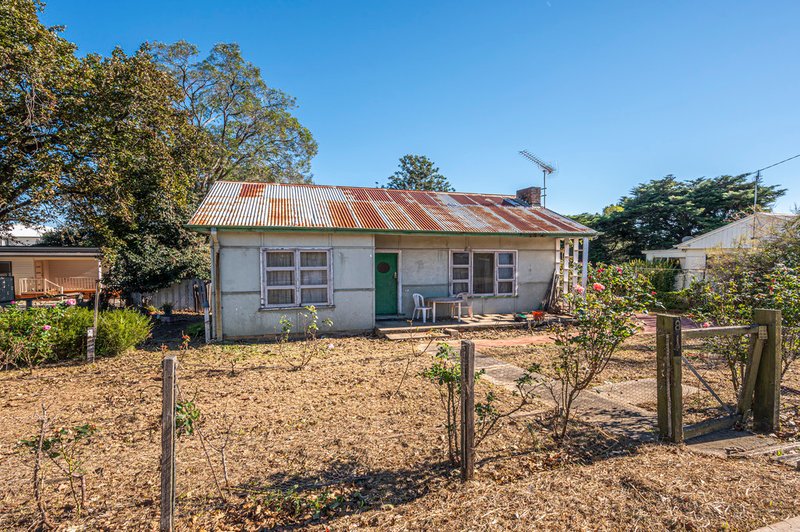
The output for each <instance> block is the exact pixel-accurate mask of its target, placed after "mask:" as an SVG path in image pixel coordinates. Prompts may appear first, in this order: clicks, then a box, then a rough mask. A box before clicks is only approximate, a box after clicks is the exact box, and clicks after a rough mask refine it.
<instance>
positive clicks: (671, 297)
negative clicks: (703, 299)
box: [656, 290, 691, 312]
mask: <svg viewBox="0 0 800 532" xmlns="http://www.w3.org/2000/svg"><path fill="white" fill-rule="evenodd" d="M656 299H657V300H658V301H659V302H660V303H661V304H662V305H663V306H664V308H665V309H666V310H670V311H673V312H685V311H687V310H689V308H690V307H691V301H690V299H691V298H690V297H689V294H688V293H687V291H686V290H678V291H676V292H659V293H658V294H656Z"/></svg>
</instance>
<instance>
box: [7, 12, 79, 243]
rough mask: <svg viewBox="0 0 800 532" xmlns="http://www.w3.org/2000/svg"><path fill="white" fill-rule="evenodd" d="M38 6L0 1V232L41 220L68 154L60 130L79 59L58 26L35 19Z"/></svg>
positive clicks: (73, 95) (74, 93) (75, 88)
mask: <svg viewBox="0 0 800 532" xmlns="http://www.w3.org/2000/svg"><path fill="white" fill-rule="evenodd" d="M41 8H42V4H41V3H40V2H38V1H34V0H3V1H2V2H0V232H2V231H3V230H5V229H7V228H8V227H9V226H10V225H12V224H14V223H21V224H28V225H36V224H39V223H43V222H44V221H45V220H46V217H47V208H48V206H51V205H52V201H53V200H54V199H55V198H56V197H57V196H58V195H59V193H60V192H61V182H62V178H63V177H64V174H65V171H66V170H67V168H68V165H69V162H70V159H71V155H72V147H71V146H70V145H69V143H68V141H67V139H65V138H64V137H63V135H62V132H63V129H64V127H65V119H66V117H65V108H66V107H67V106H69V105H70V104H71V103H72V102H74V100H76V99H80V87H79V85H78V83H79V79H80V78H79V63H78V60H77V59H76V58H75V55H74V52H75V45H73V44H72V43H70V42H68V41H66V40H65V39H63V38H62V37H60V36H59V34H58V30H59V28H48V27H46V26H44V25H43V24H42V23H41V22H40V21H39V17H38V12H39V11H40V10H41Z"/></svg>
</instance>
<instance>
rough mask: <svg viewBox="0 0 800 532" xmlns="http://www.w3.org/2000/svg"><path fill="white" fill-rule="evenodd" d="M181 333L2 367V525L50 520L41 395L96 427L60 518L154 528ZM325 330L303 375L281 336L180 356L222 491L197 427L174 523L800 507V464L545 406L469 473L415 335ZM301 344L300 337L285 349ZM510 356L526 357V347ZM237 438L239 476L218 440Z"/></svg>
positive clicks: (53, 485)
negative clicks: (329, 334) (78, 508)
mask: <svg viewBox="0 0 800 532" xmlns="http://www.w3.org/2000/svg"><path fill="white" fill-rule="evenodd" d="M167 336H169V335H166V336H165V335H164V334H160V335H159V336H158V340H157V341H156V342H154V343H153V345H151V346H149V347H148V348H145V349H140V350H136V351H133V352H130V353H128V354H126V355H124V356H120V357H117V358H115V359H103V360H100V361H98V362H97V363H96V364H95V365H93V366H84V365H57V366H48V367H42V368H38V369H35V370H34V371H33V373H32V374H28V373H27V372H26V371H20V370H13V371H6V372H2V373H0V529H3V530H24V529H30V528H34V527H35V526H36V524H37V522H38V515H37V510H36V508H35V505H34V504H33V493H32V483H31V478H32V474H33V473H32V465H33V461H32V458H31V453H30V452H29V451H28V450H27V449H26V448H24V447H21V446H20V445H19V444H18V442H19V441H20V440H21V439H23V438H30V437H32V436H34V435H35V434H36V432H37V415H38V414H39V412H40V409H41V405H42V404H44V405H46V407H47V409H48V415H49V416H50V417H51V418H52V419H53V425H54V427H71V426H75V425H79V424H83V423H92V424H94V425H95V426H96V428H97V432H96V433H95V435H93V436H92V437H91V438H90V440H89V442H88V445H86V446H84V447H82V450H81V453H82V457H83V471H84V472H85V478H86V509H85V511H84V512H83V514H82V515H81V516H80V517H77V516H76V515H75V514H74V511H73V509H72V508H71V506H70V504H71V497H70V495H69V489H68V484H67V482H66V480H65V479H64V478H63V476H62V475H60V474H58V473H57V472H56V470H55V469H54V468H53V467H52V466H48V468H47V469H46V477H47V479H46V483H45V492H44V499H45V501H46V503H47V508H48V513H49V516H50V519H51V520H52V521H53V523H54V524H55V525H56V526H58V527H60V528H64V529H66V528H68V527H77V528H78V529H80V527H84V528H85V529H91V530H94V529H99V530H123V529H124V530H148V529H157V528H158V505H159V502H158V501H159V452H160V430H159V416H160V410H161V403H160V393H161V391H160V385H161V382H160V360H161V357H162V353H161V352H160V350H159V349H158V345H160V344H161V343H162V342H163V341H165V340H168V339H169V338H167ZM636 340H637V342H639V343H637V342H633V343H632V344H631V346H629V349H626V353H627V354H624V355H620V363H619V364H618V365H619V367H618V368H616V369H615V370H614V371H610V372H609V373H608V374H607V375H604V376H603V379H617V378H619V379H622V378H624V377H627V376H629V375H632V374H635V373H636V372H637V369H638V368H640V367H641V366H642V365H643V364H645V359H649V357H651V356H652V357H654V353H652V352H650V351H644V350H641V354H640V355H638V356H637V355H635V354H634V353H636V352H639V351H640V349H639V348H637V347H636V346H637V345H640V343H641V342H640V340H639V339H638V338H637V339H636ZM324 342H325V345H326V346H327V345H330V347H331V348H330V350H329V351H328V352H327V354H326V355H324V357H322V358H318V359H315V360H312V361H311V362H310V364H309V365H308V366H307V367H306V368H305V369H302V370H299V371H290V369H289V366H288V364H287V363H286V362H285V360H284V358H283V356H282V355H281V354H279V348H278V346H277V345H276V344H261V345H226V346H213V347H199V348H192V349H190V350H189V351H188V352H186V353H181V354H180V355H179V368H178V376H179V377H178V378H179V383H180V390H181V393H182V396H183V398H184V399H192V400H193V401H194V402H195V404H196V405H197V406H198V408H199V409H200V411H201V420H200V423H199V426H200V429H201V431H202V434H203V435H204V436H205V438H206V440H205V441H206V442H207V443H208V444H209V445H208V450H209V456H210V457H211V461H212V464H213V466H214V473H215V474H216V477H217V479H218V481H219V483H220V484H221V486H222V487H223V493H224V494H225V499H226V500H225V502H223V501H222V500H221V498H220V496H219V495H218V493H217V489H216V487H215V482H214V475H213V474H212V470H211V469H210V467H209V465H208V463H207V460H206V456H205V453H204V451H203V448H202V444H201V441H200V438H199V435H198V432H195V434H194V435H191V436H190V435H184V436H181V437H180V438H179V439H178V443H177V449H178V451H177V475H178V477H177V478H178V482H177V493H178V501H177V508H178V520H177V526H178V529H186V530H201V529H205V530H243V529H256V528H260V527H263V528H265V529H271V528H276V529H277V528H281V529H286V528H297V529H311V530H325V529H330V530H343V529H350V528H356V527H357V528H363V529H372V530H430V529H437V528H438V529H440V530H464V529H475V530H478V529H480V530H485V529H489V530H492V529H495V530H501V529H519V530H531V529H547V530H550V529H560V530H566V529H598V530H612V529H620V528H626V529H630V528H640V529H654V528H655V529H663V528H672V529H697V528H701V527H711V528H716V529H721V528H729V529H734V530H749V529H752V528H755V527H758V526H762V525H765V524H768V523H771V522H774V521H778V520H781V519H784V518H787V517H790V516H792V515H793V514H795V513H796V512H797V508H798V507H800V475H798V474H797V473H795V472H792V471H788V470H787V469H786V468H785V467H783V466H779V465H775V464H772V463H768V462H766V461H764V460H723V459H718V458H713V457H707V456H699V455H695V454H692V453H689V452H688V451H686V450H684V449H683V448H681V447H675V446H668V445H658V444H649V445H645V446H641V447H636V448H633V447H630V446H628V445H627V444H626V443H625V442H620V441H616V440H614V439H613V438H610V437H608V435H604V434H602V433H600V432H598V431H596V430H594V429H592V428H591V427H585V426H582V425H580V424H577V425H576V426H575V430H574V431H573V434H572V437H571V439H570V441H569V442H568V443H567V444H565V445H563V446H558V445H556V444H554V442H553V441H552V440H551V439H550V437H549V432H548V431H547V429H546V428H544V427H543V425H542V422H541V419H540V418H539V417H538V415H535V414H534V412H536V411H537V410H538V408H537V405H533V406H531V407H530V408H529V409H528V410H527V412H528V414H527V415H522V416H519V417H514V418H512V419H506V420H504V421H503V422H502V423H501V425H500V430H499V432H498V433H497V434H494V435H493V436H490V437H489V438H488V439H487V440H486V441H485V442H484V443H483V444H482V445H481V447H480V448H479V450H478V464H477V469H476V479H475V481H473V482H471V483H469V484H468V485H466V486H464V485H462V484H461V483H460V482H459V481H458V474H457V470H456V469H455V468H453V467H452V466H450V465H449V464H448V463H447V453H446V440H445V438H444V430H443V428H442V423H443V410H442V407H441V404H440V401H439V395H438V392H437V389H436V387H435V386H434V385H433V384H431V383H429V382H427V381H425V380H424V379H422V378H421V377H420V376H419V373H420V372H421V371H422V370H423V369H424V368H425V367H426V366H428V365H429V364H430V357H429V356H428V355H421V356H418V357H413V358H411V359H410V360H411V364H410V369H409V371H408V375H407V377H406V379H405V381H404V382H403V383H402V385H400V380H401V378H402V375H403V374H404V372H405V370H406V364H407V360H408V357H407V355H408V353H409V352H410V348H409V347H408V345H407V344H403V343H395V342H389V341H384V340H378V339H374V338H335V339H329V340H328V339H326V340H324ZM170 345H172V346H173V347H174V346H175V345H176V342H174V341H173V342H171V344H170ZM302 346H303V344H302V343H299V342H296V343H291V344H289V345H288V346H287V351H286V353H285V354H296V353H297V352H299V350H301V349H302ZM531 349H535V350H536V351H535V352H531V353H526V354H524V356H525V357H528V356H535V357H540V358H546V357H547V346H534V347H533V348H531ZM507 356H509V357H513V358H514V360H520V361H522V358H517V357H522V356H523V355H517V354H513V353H509V354H508V355H507ZM526 360H527V358H526ZM398 387H399V391H398ZM489 391H493V392H494V393H495V394H496V395H497V397H498V408H499V409H500V410H501V411H502V410H504V409H509V408H511V407H512V406H513V405H515V404H516V401H517V398H515V397H514V396H512V394H511V393H509V392H508V391H506V390H504V389H500V388H494V387H492V386H491V385H490V384H489V383H487V382H485V381H483V382H481V381H479V383H478V386H477V399H478V400H481V399H482V398H483V397H484V396H485V395H486V393H487V392H489ZM524 413H525V411H523V414H524ZM226 436H227V437H228V439H229V443H228V445H227V447H226V466H227V467H226V469H227V477H228V483H227V484H228V485H227V487H229V488H230V489H225V488H226V483H225V481H224V479H223V468H222V463H221V455H220V454H219V453H217V452H216V451H215V450H214V448H213V447H216V448H219V447H220V446H221V444H222V442H223V441H224V439H225V437H226ZM212 446H213V447H212ZM297 508H299V509H297ZM296 509H297V510H296Z"/></svg>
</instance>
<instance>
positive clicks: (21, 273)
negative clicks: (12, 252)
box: [0, 257, 36, 296]
mask: <svg viewBox="0 0 800 532" xmlns="http://www.w3.org/2000/svg"><path fill="white" fill-rule="evenodd" d="M0 260H2V261H7V260H10V261H11V275H12V276H13V277H14V292H15V293H16V295H17V296H19V295H21V290H20V282H19V279H21V278H23V277H27V278H33V277H36V271H35V270H34V267H33V259H29V258H25V257H22V258H12V259H5V258H2V259H0Z"/></svg>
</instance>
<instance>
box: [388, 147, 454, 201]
mask: <svg viewBox="0 0 800 532" xmlns="http://www.w3.org/2000/svg"><path fill="white" fill-rule="evenodd" d="M386 188H394V189H401V190H435V191H444V192H451V191H453V190H454V189H453V187H452V186H451V185H450V182H449V181H448V180H447V178H446V177H445V176H443V175H442V174H441V173H440V172H439V168H438V167H437V166H434V164H433V161H431V160H430V159H428V158H427V157H426V156H425V155H411V154H408V155H403V156H402V157H401V158H400V164H399V168H398V170H397V171H396V172H395V173H394V174H393V175H391V176H389V182H388V183H387V185H386Z"/></svg>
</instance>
